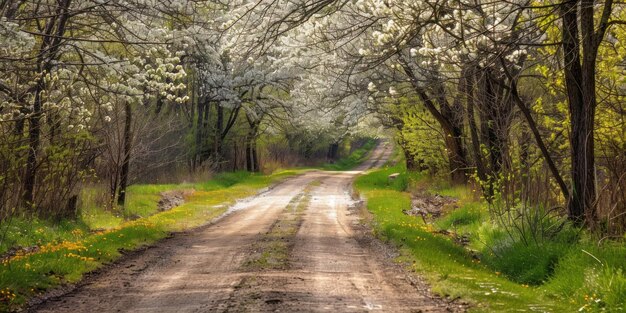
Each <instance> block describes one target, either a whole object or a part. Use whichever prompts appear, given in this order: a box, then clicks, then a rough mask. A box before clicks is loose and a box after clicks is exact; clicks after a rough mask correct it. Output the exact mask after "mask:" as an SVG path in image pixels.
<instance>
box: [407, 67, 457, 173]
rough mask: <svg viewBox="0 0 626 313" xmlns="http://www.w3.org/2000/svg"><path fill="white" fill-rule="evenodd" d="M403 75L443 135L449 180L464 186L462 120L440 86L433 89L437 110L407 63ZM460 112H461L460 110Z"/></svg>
mask: <svg viewBox="0 0 626 313" xmlns="http://www.w3.org/2000/svg"><path fill="white" fill-rule="evenodd" d="M402 67H403V68H404V71H405V73H406V74H407V76H408V77H409V80H410V81H411V84H412V86H413V89H414V90H415V92H416V93H417V95H418V96H419V97H420V99H421V100H422V103H423V104H424V106H425V107H426V109H427V110H428V112H430V113H431V114H432V115H433V117H434V118H435V120H437V122H438V123H439V126H441V129H442V130H443V133H444V136H445V138H444V142H445V145H446V151H447V154H448V162H449V166H450V179H451V180H452V182H454V183H457V184H464V183H466V182H467V178H468V176H467V159H466V155H465V150H464V149H463V123H462V118H459V116H457V113H460V112H455V110H454V109H457V108H454V109H453V108H451V107H450V105H449V104H448V101H447V100H446V97H445V90H444V88H443V86H442V85H440V84H439V85H437V86H436V87H435V88H434V89H435V93H436V94H437V95H436V97H435V98H436V99H437V102H438V103H439V108H437V106H436V105H435V103H434V102H433V99H432V98H431V97H430V96H429V95H428V93H427V92H426V90H425V88H424V87H422V86H420V82H419V80H418V79H417V77H416V76H415V73H413V70H412V69H411V67H410V66H409V65H408V64H407V63H402ZM461 112H462V110H461Z"/></svg>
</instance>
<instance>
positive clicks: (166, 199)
mask: <svg viewBox="0 0 626 313" xmlns="http://www.w3.org/2000/svg"><path fill="white" fill-rule="evenodd" d="M191 192H192V191H189V190H170V191H164V192H162V193H161V200H159V203H157V209H158V210H159V211H168V210H171V209H173V208H175V207H177V206H179V205H182V204H183V203H185V195H188V194H190V193H191Z"/></svg>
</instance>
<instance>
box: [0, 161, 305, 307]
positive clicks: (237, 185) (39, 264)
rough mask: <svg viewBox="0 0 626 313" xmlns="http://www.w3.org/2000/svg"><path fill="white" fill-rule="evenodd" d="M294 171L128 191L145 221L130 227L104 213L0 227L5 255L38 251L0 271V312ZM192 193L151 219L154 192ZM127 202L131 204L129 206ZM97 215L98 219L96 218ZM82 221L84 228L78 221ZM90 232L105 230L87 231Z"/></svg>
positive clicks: (131, 223) (9, 261) (15, 259)
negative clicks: (30, 249) (32, 248)
mask: <svg viewBox="0 0 626 313" xmlns="http://www.w3.org/2000/svg"><path fill="white" fill-rule="evenodd" d="M294 174H297V172H296V171H283V172H280V173H275V174H272V175H256V174H249V173H228V174H223V175H218V176H216V177H215V180H212V181H209V182H204V183H200V184H195V185H190V184H186V185H138V186H132V187H131V188H129V204H130V210H131V211H130V212H135V213H137V212H141V213H143V214H146V215H147V216H146V217H144V218H140V219H137V220H134V221H123V220H122V219H118V218H111V217H110V216H112V215H110V213H109V212H106V211H102V212H101V213H95V210H94V209H90V212H89V213H87V214H85V213H83V214H82V215H81V216H82V218H81V219H79V220H76V221H63V222H61V223H57V224H55V223H51V222H46V221H41V220H29V221H26V220H21V219H17V220H14V221H13V222H12V223H11V224H10V225H9V226H7V225H3V231H6V234H7V238H6V239H5V240H3V241H2V243H3V244H5V243H7V244H5V245H3V246H0V247H1V248H2V249H3V250H2V251H6V250H7V249H8V248H9V247H10V246H9V244H8V243H10V245H11V246H15V245H20V246H24V247H28V246H35V245H36V246H38V247H39V250H37V251H33V252H28V253H25V254H24V253H20V254H18V255H16V256H14V257H12V258H9V259H6V260H5V261H4V262H3V264H2V265H0V311H7V310H15V309H18V308H19V307H20V306H22V305H23V304H24V303H25V301H26V300H27V299H28V298H31V297H33V296H36V295H37V294H40V293H42V292H44V291H46V290H47V289H49V288H52V287H55V286H58V285H60V284H64V283H72V282H76V281H78V280H80V278H81V277H82V275H83V274H85V273H87V272H89V271H92V270H95V269H97V268H98V267H101V266H102V265H104V264H106V263H110V262H112V261H114V260H115V259H117V258H118V257H120V255H121V254H120V251H121V250H123V249H124V250H133V249H137V248H138V247H140V246H143V245H146V244H150V243H154V242H155V241H157V240H159V239H162V238H164V237H165V236H166V235H167V234H168V233H170V232H173V231H181V230H186V229H190V228H193V227H196V226H200V225H202V224H205V223H207V222H208V221H210V220H212V219H214V218H215V217H217V216H219V215H221V214H222V213H224V212H225V210H226V209H227V206H226V205H224V204H231V203H233V202H234V201H235V200H236V199H240V198H244V197H247V196H251V195H253V194H254V193H256V192H257V191H258V190H259V189H260V188H263V187H265V186H268V185H269V184H271V183H273V182H276V181H277V180H279V179H282V178H284V177H287V176H291V175H294ZM190 187H191V188H193V189H195V190H196V191H195V192H193V193H192V194H191V195H189V196H187V197H186V199H185V203H184V204H183V205H181V206H178V207H175V208H173V209H171V210H169V211H165V212H160V213H155V210H156V202H157V201H158V197H152V198H150V197H149V196H151V195H158V194H159V193H160V192H162V191H165V190H169V189H189V188H190ZM131 199H132V200H131ZM94 214H100V215H102V216H104V218H99V217H98V216H97V215H94ZM85 216H87V218H86V220H88V221H89V223H86V222H84V221H83V219H84V218H85ZM88 225H91V226H92V227H94V226H98V227H97V228H100V226H108V227H106V229H103V230H97V231H95V232H93V231H92V229H93V228H90V227H89V226H88Z"/></svg>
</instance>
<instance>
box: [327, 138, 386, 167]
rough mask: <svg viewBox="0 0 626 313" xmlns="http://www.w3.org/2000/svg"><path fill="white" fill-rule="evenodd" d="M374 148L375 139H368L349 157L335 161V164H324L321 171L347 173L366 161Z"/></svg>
mask: <svg viewBox="0 0 626 313" xmlns="http://www.w3.org/2000/svg"><path fill="white" fill-rule="evenodd" d="M375 146H376V140H375V139H368V140H367V141H366V142H365V144H363V146H361V147H360V148H358V149H356V150H354V151H352V153H350V155H348V156H347V157H345V158H341V159H339V160H337V162H335V163H331V164H325V165H323V166H322V169H323V170H327V171H347V170H350V169H352V168H354V167H356V166H358V165H359V164H361V163H363V161H365V160H367V158H368V156H369V152H370V151H371V150H372V149H373V148H374V147H375Z"/></svg>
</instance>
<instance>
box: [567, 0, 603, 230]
mask: <svg viewBox="0 0 626 313" xmlns="http://www.w3.org/2000/svg"><path fill="white" fill-rule="evenodd" d="M612 4H613V2H612V1H611V0H608V1H606V2H605V4H604V10H603V13H602V17H601V20H600V21H599V23H598V29H597V30H596V29H595V25H594V14H595V13H594V1H592V0H591V1H590V0H582V1H564V2H562V3H561V14H562V20H563V31H562V42H563V43H562V45H563V61H564V72H565V84H566V89H567V98H568V103H569V113H570V123H571V125H570V126H571V130H570V149H571V162H572V166H571V178H572V190H571V192H570V197H569V202H568V210H569V217H570V219H571V220H573V221H574V222H575V223H577V224H582V223H583V222H585V221H586V223H587V225H588V226H590V227H592V228H593V227H594V225H595V223H596V220H597V213H596V209H595V201H596V186H595V157H594V120H595V109H596V101H597V100H596V88H595V83H596V81H595V71H596V58H597V54H598V48H599V46H600V43H601V42H602V39H603V38H604V34H605V32H606V29H607V28H608V21H609V18H610V15H611V12H612ZM579 5H580V8H579V7H578V6H579ZM579 9H580V10H579ZM579 18H580V19H579ZM579 21H580V31H581V33H582V34H579V31H578V30H579V29H578V26H579V25H578V22H579ZM581 44H582V47H581ZM581 48H582V57H581Z"/></svg>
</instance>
